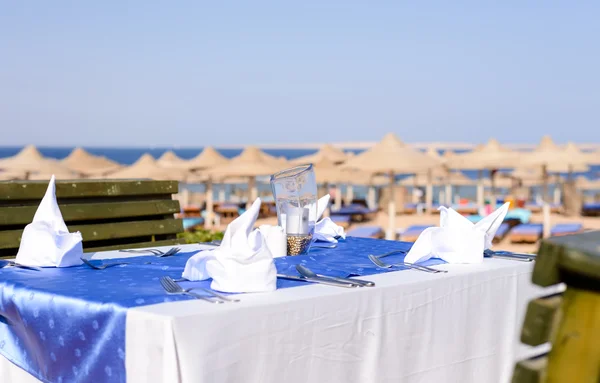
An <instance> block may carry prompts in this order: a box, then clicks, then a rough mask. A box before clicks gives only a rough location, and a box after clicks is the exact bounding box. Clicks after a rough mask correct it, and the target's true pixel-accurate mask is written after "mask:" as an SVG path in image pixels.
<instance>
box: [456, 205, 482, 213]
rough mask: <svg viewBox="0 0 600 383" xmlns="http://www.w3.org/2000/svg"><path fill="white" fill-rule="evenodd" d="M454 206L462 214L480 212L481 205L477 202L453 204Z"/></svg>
mask: <svg viewBox="0 0 600 383" xmlns="http://www.w3.org/2000/svg"><path fill="white" fill-rule="evenodd" d="M452 208H453V209H454V210H456V212H457V213H460V214H478V213H479V207H478V206H477V205H476V204H465V205H453V206H452Z"/></svg>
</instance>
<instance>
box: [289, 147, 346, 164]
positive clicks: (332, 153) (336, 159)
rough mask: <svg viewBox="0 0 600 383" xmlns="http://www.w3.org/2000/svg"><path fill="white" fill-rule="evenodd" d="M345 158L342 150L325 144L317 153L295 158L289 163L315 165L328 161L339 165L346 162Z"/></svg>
mask: <svg viewBox="0 0 600 383" xmlns="http://www.w3.org/2000/svg"><path fill="white" fill-rule="evenodd" d="M347 158H348V156H347V155H346V153H344V151H343V150H341V149H339V148H336V147H334V146H332V145H329V144H325V145H323V146H322V147H321V149H319V151H318V152H316V153H314V154H309V155H307V156H302V157H298V158H295V159H293V160H292V161H291V162H292V163H294V164H315V163H318V162H320V161H322V160H323V159H328V160H331V161H333V163H334V164H341V163H342V162H344V161H346V159H347Z"/></svg>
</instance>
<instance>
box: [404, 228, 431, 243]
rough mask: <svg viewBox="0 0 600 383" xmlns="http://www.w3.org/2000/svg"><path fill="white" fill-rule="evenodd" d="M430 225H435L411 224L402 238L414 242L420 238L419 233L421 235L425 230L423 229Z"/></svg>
mask: <svg viewBox="0 0 600 383" xmlns="http://www.w3.org/2000/svg"><path fill="white" fill-rule="evenodd" d="M429 227H433V226H432V225H413V226H410V227H409V228H408V229H406V230H405V231H404V232H403V233H402V235H401V238H402V240H403V241H405V242H414V241H416V240H417V238H419V235H421V233H422V232H423V230H425V229H427V228H429Z"/></svg>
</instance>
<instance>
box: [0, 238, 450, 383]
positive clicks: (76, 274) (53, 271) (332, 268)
mask: <svg viewBox="0 0 600 383" xmlns="http://www.w3.org/2000/svg"><path fill="white" fill-rule="evenodd" d="M410 246H411V244H410V243H403V242H394V241H384V240H374V239H366V238H353V237H348V238H347V240H346V241H342V242H340V243H339V244H338V246H337V247H336V248H335V249H317V248H315V249H312V250H311V252H310V253H309V254H307V255H302V256H296V257H284V258H277V259H276V260H275V264H276V266H277V270H278V272H279V273H282V274H288V275H298V273H297V272H296V269H295V267H296V265H297V264H299V263H302V264H304V265H306V266H307V267H309V268H310V269H311V270H313V271H315V272H316V273H321V274H327V275H332V276H351V275H356V276H358V275H370V274H378V273H383V272H388V271H394V270H399V268H394V269H393V270H390V269H380V268H377V267H376V266H375V265H373V264H372V263H371V262H370V261H369V260H368V258H367V255H368V254H381V253H385V252H389V251H392V250H408V249H409V248H410ZM195 253H196V251H194V252H184V253H179V254H177V255H175V256H172V257H167V258H158V257H152V256H144V257H135V258H127V259H122V260H117V259H112V260H106V261H105V262H110V263H112V262H118V261H124V262H129V263H130V264H128V265H122V266H115V267H110V268H107V269H105V270H94V269H91V268H89V267H88V266H85V265H82V266H76V267H70V268H46V269H44V270H42V271H31V270H24V269H18V268H4V269H0V354H2V355H3V356H4V357H6V358H7V359H9V360H10V361H12V362H13V363H14V364H16V365H17V366H19V367H21V368H23V369H25V370H26V371H28V372H29V373H30V374H32V375H34V376H35V377H36V378H38V379H39V380H41V381H43V382H52V383H67V382H84V381H85V382H94V383H102V382H111V383H113V382H125V376H126V374H125V351H126V350H125V322H126V315H127V309H128V308H131V307H137V306H144V305H150V304H156V303H162V302H170V301H178V300H187V299H190V298H189V297H186V296H179V295H167V294H166V293H165V291H164V290H163V289H162V287H161V285H160V283H159V278H160V277H161V276H165V275H168V276H171V277H173V278H175V279H176V278H180V277H181V273H182V272H183V269H184V266H185V263H186V261H187V260H188V258H189V257H191V256H192V255H194V254H195ZM403 258H404V255H403V254H399V255H397V256H390V257H389V258H386V261H387V262H390V263H391V262H398V261H401V260H402V259H403ZM148 262H150V264H148ZM441 263H444V262H443V261H441V260H439V259H431V260H429V261H427V262H426V263H425V265H435V264H441ZM182 285H183V286H184V287H185V288H190V287H191V288H193V287H199V286H202V287H209V286H210V281H202V282H184V283H182ZM303 285H304V286H305V285H307V283H305V282H296V281H290V280H283V279H279V280H278V281H277V287H278V288H288V287H295V286H303ZM198 304H205V302H200V301H199V302H198Z"/></svg>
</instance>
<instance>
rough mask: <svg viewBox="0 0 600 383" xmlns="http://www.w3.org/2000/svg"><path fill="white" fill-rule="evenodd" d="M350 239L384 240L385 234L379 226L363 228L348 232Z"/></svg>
mask: <svg viewBox="0 0 600 383" xmlns="http://www.w3.org/2000/svg"><path fill="white" fill-rule="evenodd" d="M348 236H349V237H361V238H377V239H380V238H383V237H384V236H385V233H384V232H383V229H381V227H379V226H361V227H357V228H354V229H352V230H350V231H348Z"/></svg>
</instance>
